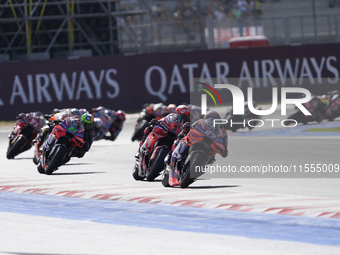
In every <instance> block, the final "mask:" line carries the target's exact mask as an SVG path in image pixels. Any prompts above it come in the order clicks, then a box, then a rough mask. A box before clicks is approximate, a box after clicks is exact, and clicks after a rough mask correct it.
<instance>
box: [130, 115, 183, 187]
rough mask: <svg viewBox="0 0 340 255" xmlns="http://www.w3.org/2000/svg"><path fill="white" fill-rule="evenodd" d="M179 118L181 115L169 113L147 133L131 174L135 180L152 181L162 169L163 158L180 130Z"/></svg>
mask: <svg viewBox="0 0 340 255" xmlns="http://www.w3.org/2000/svg"><path fill="white" fill-rule="evenodd" d="M181 118H182V116H181V115H178V114H175V113H171V114H169V115H167V116H166V117H164V119H163V120H162V121H161V122H159V123H158V124H157V125H156V126H155V127H154V128H153V130H152V131H151V132H150V133H149V134H148V136H147V138H146V139H145V141H144V143H143V145H142V146H141V147H140V149H139V156H138V158H136V163H135V166H134V168H133V172H132V176H133V178H134V179H135V180H144V178H146V180H147V181H153V180H154V179H155V178H156V177H157V176H158V175H159V174H160V172H161V171H162V170H163V169H164V158H165V157H166V155H167V154H168V153H169V151H170V150H171V147H172V144H173V143H174V141H175V140H176V138H177V135H178V134H179V133H180V132H181V126H182V122H181V121H180V119H181ZM150 128H151V127H150Z"/></svg>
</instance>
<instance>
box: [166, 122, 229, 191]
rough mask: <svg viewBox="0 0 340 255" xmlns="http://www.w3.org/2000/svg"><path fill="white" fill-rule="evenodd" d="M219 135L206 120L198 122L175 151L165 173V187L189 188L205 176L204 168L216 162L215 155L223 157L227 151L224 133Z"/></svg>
mask: <svg viewBox="0 0 340 255" xmlns="http://www.w3.org/2000/svg"><path fill="white" fill-rule="evenodd" d="M217 134H218V135H216V130H215V128H214V127H212V126H210V125H208V124H207V123H206V122H205V121H204V120H199V121H198V122H196V123H195V124H194V127H193V128H192V129H191V130H190V131H189V133H188V134H187V135H186V136H185V137H184V138H183V139H182V140H181V141H180V142H179V144H178V145H177V146H176V148H175V149H174V151H173V153H172V157H171V161H170V165H168V166H167V168H166V169H165V171H164V172H163V176H162V184H163V186H164V187H170V186H176V185H179V186H180V187H181V188H187V187H188V186H189V185H190V184H192V183H193V182H194V181H195V180H196V179H197V178H198V177H199V176H201V175H203V174H204V171H203V169H202V168H204V167H205V166H206V165H207V164H211V163H212V162H213V161H214V156H215V154H220V155H222V153H223V151H224V150H225V147H224V145H223V144H224V143H223V133H222V131H220V133H217ZM170 177H174V178H175V182H176V183H173V182H171V181H172V180H173V179H172V180H169V179H170Z"/></svg>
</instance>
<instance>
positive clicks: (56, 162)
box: [45, 145, 67, 175]
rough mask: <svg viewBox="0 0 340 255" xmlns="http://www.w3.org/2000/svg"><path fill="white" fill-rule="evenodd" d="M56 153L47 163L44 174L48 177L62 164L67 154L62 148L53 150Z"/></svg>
mask: <svg viewBox="0 0 340 255" xmlns="http://www.w3.org/2000/svg"><path fill="white" fill-rule="evenodd" d="M55 150H56V152H55V153H54V155H53V156H52V158H51V160H50V161H49V162H48V163H47V162H46V168H45V174H47V175H50V174H52V173H53V171H54V170H56V169H57V168H58V166H60V165H61V164H62V162H63V159H64V157H65V155H66V153H67V150H66V148H65V147H64V146H60V145H59V147H58V148H57V149H55Z"/></svg>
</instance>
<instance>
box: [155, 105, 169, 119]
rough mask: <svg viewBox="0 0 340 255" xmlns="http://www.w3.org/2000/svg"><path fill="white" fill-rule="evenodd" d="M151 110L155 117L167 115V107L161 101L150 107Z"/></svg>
mask: <svg viewBox="0 0 340 255" xmlns="http://www.w3.org/2000/svg"><path fill="white" fill-rule="evenodd" d="M152 111H153V114H154V115H155V116H156V117H163V116H165V115H167V113H168V111H167V107H166V106H165V105H164V104H162V103H158V104H155V105H154V106H153V107H152Z"/></svg>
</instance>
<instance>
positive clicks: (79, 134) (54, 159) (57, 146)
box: [37, 118, 84, 175]
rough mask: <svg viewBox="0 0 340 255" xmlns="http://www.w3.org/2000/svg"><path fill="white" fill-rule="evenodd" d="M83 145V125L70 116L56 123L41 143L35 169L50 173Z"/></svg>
mask: <svg viewBox="0 0 340 255" xmlns="http://www.w3.org/2000/svg"><path fill="white" fill-rule="evenodd" d="M83 146H84V127H83V126H80V125H79V122H78V121H76V120H73V119H72V118H66V119H65V120H64V121H63V122H61V123H59V124H56V126H55V127H54V128H53V130H52V132H51V134H50V135H49V136H48V138H47V139H46V141H45V142H44V144H43V149H42V153H41V157H40V160H39V164H38V167H37V170H38V172H39V173H41V174H43V173H45V174H48V175H50V174H52V173H53V172H54V171H56V170H57V168H58V167H59V166H61V165H63V164H65V163H67V162H68V161H69V159H70V157H72V156H73V155H74V154H75V153H76V152H77V149H79V148H82V147H83Z"/></svg>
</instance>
